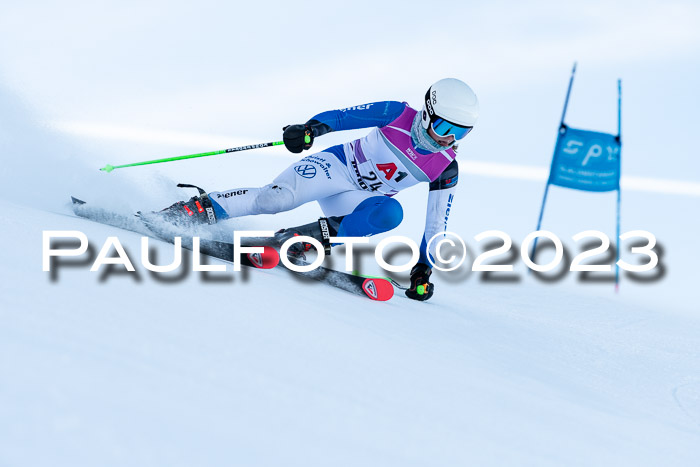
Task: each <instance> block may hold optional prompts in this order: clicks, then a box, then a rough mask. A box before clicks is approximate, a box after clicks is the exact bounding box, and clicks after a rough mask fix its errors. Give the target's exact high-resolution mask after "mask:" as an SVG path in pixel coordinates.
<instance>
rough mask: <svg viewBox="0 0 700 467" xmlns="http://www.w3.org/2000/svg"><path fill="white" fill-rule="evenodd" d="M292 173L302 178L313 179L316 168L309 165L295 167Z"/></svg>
mask: <svg viewBox="0 0 700 467" xmlns="http://www.w3.org/2000/svg"><path fill="white" fill-rule="evenodd" d="M294 171H295V172H296V173H297V174H298V175H300V176H302V177H304V178H314V177H315V176H316V167H314V166H313V165H311V164H306V165H297V166H296V167H294Z"/></svg>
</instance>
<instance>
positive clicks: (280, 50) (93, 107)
mask: <svg viewBox="0 0 700 467" xmlns="http://www.w3.org/2000/svg"><path fill="white" fill-rule="evenodd" d="M431 4H432V3H430V4H429V3H428V2H407V1H401V2H367V1H360V2H352V3H348V2H323V3H318V4H313V3H312V4H307V3H303V4H302V3H298V2H223V1H219V2H216V1H198V2H164V1H163V2H160V1H157V2H153V1H152V2H141V1H139V2H134V1H118V2H117V1H114V2H109V1H90V2H87V1H85V2H76V1H67V2H48V1H44V2H41V1H38V2H37V1H34V2H32V1H23V2H18V1H13V2H9V3H8V2H4V3H3V4H2V7H0V8H1V14H0V82H1V83H3V84H4V85H5V86H7V87H9V88H10V89H12V90H13V91H16V92H18V93H19V94H20V95H21V96H23V97H24V98H25V99H26V100H27V101H28V102H29V103H31V104H32V106H33V107H34V109H35V111H36V112H37V114H38V115H39V117H40V118H41V119H43V120H45V121H50V122H58V123H59V124H61V123H65V122H72V123H75V122H78V123H83V124H85V123H88V124H92V125H95V124H97V125H117V126H122V127H133V128H141V129H143V131H149V130H151V131H154V132H158V131H160V132H163V131H165V132H168V131H175V132H177V131H180V132H188V133H201V134H217V135H231V138H232V140H236V141H246V142H251V143H254V142H262V141H269V140H277V139H280V138H279V137H280V128H281V127H282V126H283V125H285V124H288V123H295V122H303V121H305V120H306V119H308V118H310V117H311V116H312V115H314V114H316V113H318V112H321V111H324V110H328V109H333V108H342V107H346V106H351V105H356V104H360V103H364V102H370V101H376V100H385V99H392V100H406V101H408V102H409V103H411V104H413V105H414V106H418V105H419V104H420V99H421V97H422V95H423V93H424V92H425V89H426V88H427V86H429V85H430V84H431V83H432V82H434V81H435V80H437V79H440V78H442V77H445V76H454V77H458V78H461V79H463V80H465V81H467V82H468V83H470V84H471V85H472V87H473V88H474V89H475V90H476V92H477V94H478V95H479V97H480V101H481V108H482V116H481V120H480V122H479V124H478V127H477V131H475V132H473V133H472V135H470V137H469V138H470V139H469V141H468V144H465V145H463V148H464V149H463V151H464V153H465V154H468V156H467V157H469V158H471V159H474V160H478V161H482V162H494V163H513V164H520V165H533V166H547V165H548V163H549V160H550V158H551V151H552V146H553V142H554V137H555V129H556V126H557V124H558V119H559V116H560V113H561V106H562V103H563V98H564V95H565V92H566V84H567V80H568V76H569V72H570V69H571V65H572V63H573V61H574V60H578V62H579V71H578V76H577V81H576V82H575V84H574V89H573V93H572V100H571V105H570V112H569V118H568V121H569V123H570V124H572V125H573V126H579V127H583V128H590V129H597V130H603V131H614V130H615V128H616V107H615V106H616V86H615V82H616V79H617V78H618V77H620V78H622V79H623V96H624V97H623V99H624V100H623V142H624V147H623V156H622V157H623V173H624V174H627V175H633V176H647V177H648V176H660V177H665V178H671V179H682V180H685V181H689V182H693V181H700V170H699V168H700V163H698V157H697V150H696V149H695V144H694V143H693V142H692V140H691V138H690V137H691V135H693V134H694V133H695V128H696V127H697V124H698V123H700V119H698V117H697V113H696V108H697V107H698V104H700V99H699V98H698V97H699V93H698V91H697V89H696V86H697V83H698V82H700V28H698V27H697V25H698V24H700V4H697V2H667V1H664V2H660V1H659V2H654V1H652V2H638V1H623V2H620V1H618V2H603V1H600V2H576V3H574V2H556V1H552V2H546V1H540V2H527V3H522V2H505V1H496V2H488V3H484V2H478V3H477V2H464V1H462V2H459V1H454V2H441V3H439V4H438V5H437V6H434V7H431V6H429V5H431ZM345 139H347V137H346V136H343V135H332V136H329V137H326V140H325V141H324V144H334V143H336V142H339V141H343V140H345ZM209 149H218V148H209V147H202V148H201V150H209ZM467 151H468V152H467Z"/></svg>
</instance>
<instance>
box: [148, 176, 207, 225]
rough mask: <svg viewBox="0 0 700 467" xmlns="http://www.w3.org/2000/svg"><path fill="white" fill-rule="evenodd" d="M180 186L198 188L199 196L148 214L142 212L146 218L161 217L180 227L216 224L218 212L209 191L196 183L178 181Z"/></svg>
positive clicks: (150, 219)
mask: <svg viewBox="0 0 700 467" xmlns="http://www.w3.org/2000/svg"><path fill="white" fill-rule="evenodd" d="M177 186H178V187H179V188H196V189H197V190H198V191H199V196H193V197H192V198H190V199H189V201H178V202H177V203H175V204H173V205H171V206H168V207H167V208H165V209H163V210H161V211H158V212H152V213H148V214H143V213H140V216H141V217H142V218H144V220H149V221H152V220H153V219H161V220H164V221H166V222H169V223H171V224H173V225H176V226H178V227H191V226H196V225H202V224H209V225H211V224H216V214H215V213H214V207H213V205H212V202H211V199H209V196H208V195H207V193H206V192H205V191H204V190H202V189H201V188H200V187H198V186H195V185H187V184H184V183H178V185H177Z"/></svg>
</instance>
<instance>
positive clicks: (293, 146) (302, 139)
mask: <svg viewBox="0 0 700 467" xmlns="http://www.w3.org/2000/svg"><path fill="white" fill-rule="evenodd" d="M282 130H283V131H284V134H283V135H282V139H283V140H284V145H285V147H286V148H287V149H289V150H290V151H291V152H293V153H295V154H298V153H300V152H301V151H303V150H304V149H309V148H310V147H311V146H312V145H313V144H314V131H313V128H311V126H309V125H308V124H305V125H287V126H286V127H284V128H282Z"/></svg>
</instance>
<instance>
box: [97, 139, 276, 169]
mask: <svg viewBox="0 0 700 467" xmlns="http://www.w3.org/2000/svg"><path fill="white" fill-rule="evenodd" d="M282 144H284V141H275V142H272V143H260V144H250V145H248V146H240V147H237V148H229V149H222V150H220V151H211V152H200V153H199V154H188V155H186V156H177V157H166V158H165V159H156V160H152V161H144V162H134V163H133V164H124V165H110V164H107V165H105V166H104V167H102V168H101V169H100V170H103V171H105V172H111V171H112V170H114V169H121V168H123V167H134V166H137V165H147V164H159V163H161V162H171V161H180V160H183V159H194V158H195V157H205V156H214V155H216V154H226V153H229V152H239V151H247V150H248V149H259V148H267V147H270V146H279V145H282Z"/></svg>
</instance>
